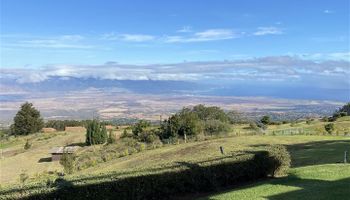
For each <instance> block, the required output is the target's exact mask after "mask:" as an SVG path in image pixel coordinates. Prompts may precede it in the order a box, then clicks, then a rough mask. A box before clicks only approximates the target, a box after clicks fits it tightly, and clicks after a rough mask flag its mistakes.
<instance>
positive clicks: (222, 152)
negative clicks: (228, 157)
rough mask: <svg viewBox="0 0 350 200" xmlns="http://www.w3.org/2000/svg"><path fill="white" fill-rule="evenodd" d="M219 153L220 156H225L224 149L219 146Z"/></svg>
mask: <svg viewBox="0 0 350 200" xmlns="http://www.w3.org/2000/svg"><path fill="white" fill-rule="evenodd" d="M220 152H221V154H222V155H224V154H225V153H224V147H222V146H220Z"/></svg>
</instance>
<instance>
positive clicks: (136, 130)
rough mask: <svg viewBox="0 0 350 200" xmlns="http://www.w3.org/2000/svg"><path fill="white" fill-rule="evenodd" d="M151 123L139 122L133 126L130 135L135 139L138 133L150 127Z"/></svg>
mask: <svg viewBox="0 0 350 200" xmlns="http://www.w3.org/2000/svg"><path fill="white" fill-rule="evenodd" d="M150 126H151V123H149V122H148V121H146V120H140V121H138V122H137V123H136V124H135V125H133V126H132V133H133V134H134V136H135V137H137V136H138V135H139V134H140V133H142V132H143V131H144V130H145V129H146V128H147V127H150Z"/></svg>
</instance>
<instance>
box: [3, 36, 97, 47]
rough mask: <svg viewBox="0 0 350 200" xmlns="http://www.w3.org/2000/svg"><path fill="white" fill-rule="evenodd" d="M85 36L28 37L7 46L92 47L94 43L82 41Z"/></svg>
mask: <svg viewBox="0 0 350 200" xmlns="http://www.w3.org/2000/svg"><path fill="white" fill-rule="evenodd" d="M84 39H85V37H83V36H81V35H61V36H56V37H42V38H27V40H18V41H15V42H12V43H10V44H6V46H11V47H23V48H54V49H91V48H94V46H93V45H87V44H85V43H83V42H82V40H84Z"/></svg>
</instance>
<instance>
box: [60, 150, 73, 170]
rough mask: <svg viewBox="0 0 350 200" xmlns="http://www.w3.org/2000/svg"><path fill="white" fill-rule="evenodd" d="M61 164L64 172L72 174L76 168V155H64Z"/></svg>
mask: <svg viewBox="0 0 350 200" xmlns="http://www.w3.org/2000/svg"><path fill="white" fill-rule="evenodd" d="M60 164H61V165H62V166H63V169H64V172H65V173H67V174H72V173H73V172H74V167H75V155H73V154H69V153H63V155H62V157H61V159H60Z"/></svg>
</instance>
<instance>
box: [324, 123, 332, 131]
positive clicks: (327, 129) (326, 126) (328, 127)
mask: <svg viewBox="0 0 350 200" xmlns="http://www.w3.org/2000/svg"><path fill="white" fill-rule="evenodd" d="M324 129H325V130H326V131H327V133H328V134H332V132H333V131H334V124H333V123H329V124H326V125H325V126H324Z"/></svg>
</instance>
